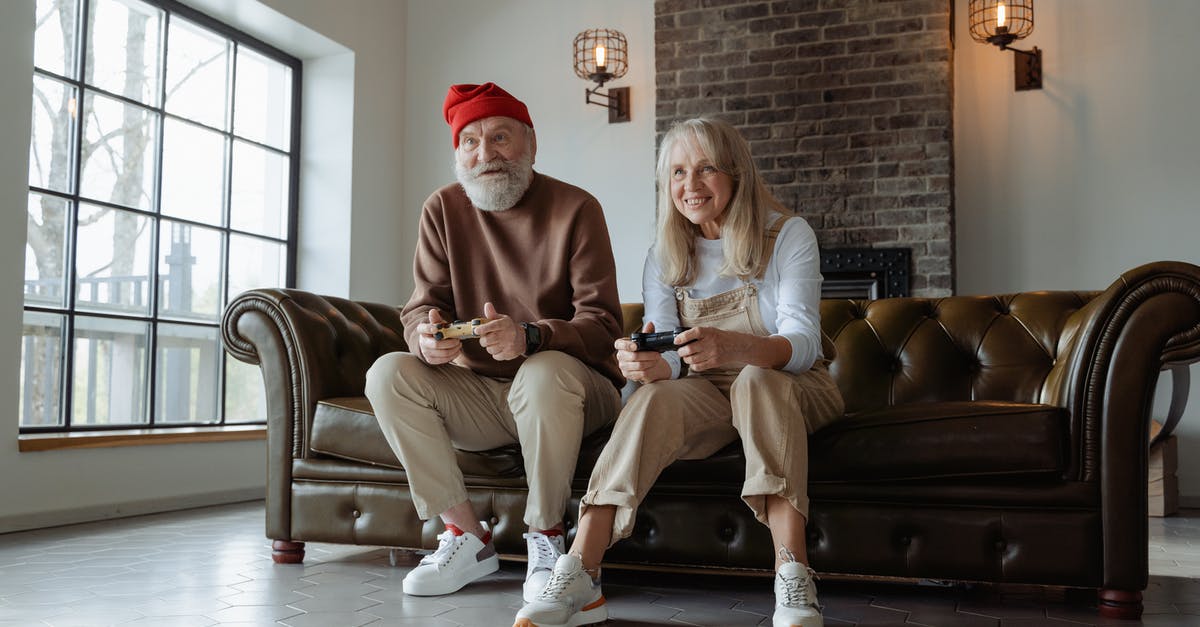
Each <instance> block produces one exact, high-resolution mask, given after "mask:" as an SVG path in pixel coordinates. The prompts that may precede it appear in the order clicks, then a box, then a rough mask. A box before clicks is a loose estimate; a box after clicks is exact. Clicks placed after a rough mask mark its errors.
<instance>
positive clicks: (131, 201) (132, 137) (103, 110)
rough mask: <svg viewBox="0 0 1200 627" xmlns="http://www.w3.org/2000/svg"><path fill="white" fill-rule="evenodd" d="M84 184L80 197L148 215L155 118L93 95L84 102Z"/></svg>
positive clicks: (139, 110)
mask: <svg viewBox="0 0 1200 627" xmlns="http://www.w3.org/2000/svg"><path fill="white" fill-rule="evenodd" d="M83 115H84V118H83V120H84V122H83V137H84V143H83V153H82V158H83V180H82V181H81V183H80V190H79V193H80V195H82V196H87V197H88V198H94V199H96V200H104V201H108V202H111V203H116V204H118V205H124V206H126V207H136V208H138V209H147V210H148V209H150V207H151V204H152V203H151V199H152V197H153V195H154V153H155V151H156V150H158V147H157V146H156V145H155V144H156V139H157V136H156V131H155V129H157V128H158V127H157V124H156V119H157V115H156V114H154V113H152V112H150V111H148V110H146V109H143V108H141V107H136V106H133V105H127V104H125V103H123V102H121V101H119V100H113V99H112V98H105V97H104V96H98V95H95V94H92V93H87V92H85V93H84V97H83Z"/></svg>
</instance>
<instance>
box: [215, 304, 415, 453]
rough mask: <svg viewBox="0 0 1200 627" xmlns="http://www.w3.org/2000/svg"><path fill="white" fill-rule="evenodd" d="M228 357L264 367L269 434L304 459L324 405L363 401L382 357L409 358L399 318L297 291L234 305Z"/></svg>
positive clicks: (392, 311) (226, 321)
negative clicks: (403, 354) (280, 434)
mask: <svg viewBox="0 0 1200 627" xmlns="http://www.w3.org/2000/svg"><path fill="white" fill-rule="evenodd" d="M221 336H222V339H223V340H224V342H225V350H227V351H228V352H229V353H230V354H231V355H233V356H234V357H236V358H238V359H240V360H241V361H244V362H247V363H251V364H258V365H260V366H261V367H262V372H263V380H264V383H265V385H266V390H267V411H268V414H269V427H270V428H271V429H279V428H283V429H286V430H287V431H288V432H290V433H291V436H292V438H291V439H292V441H291V442H290V443H289V444H290V448H291V450H292V455H293V456H295V457H303V456H304V451H306V450H307V444H306V439H307V434H308V431H309V428H310V427H311V425H312V416H313V411H314V410H315V408H316V403H317V401H318V400H320V399H323V398H331V397H338V396H361V395H362V394H363V389H364V387H365V381H366V372H367V369H368V368H370V367H371V364H373V363H374V362H375V360H376V359H377V358H378V357H379V356H380V355H383V354H386V353H389V352H392V351H398V350H407V348H406V345H405V342H404V330H403V325H402V324H401V322H400V310H399V309H398V308H396V307H392V306H388V305H381V304H376V303H365V302H356V301H351V300H347V299H344V298H337V297H331V296H318V295H316V294H312V293H310V292H305V291H301V290H294V289H255V290H250V291H247V292H244V293H242V294H240V295H239V296H238V297H237V298H235V299H234V300H233V302H231V303H230V304H229V307H228V308H227V309H226V310H225V315H224V318H223V319H222V322H221Z"/></svg>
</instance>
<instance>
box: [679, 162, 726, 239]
mask: <svg viewBox="0 0 1200 627" xmlns="http://www.w3.org/2000/svg"><path fill="white" fill-rule="evenodd" d="M670 164H671V165H670V168H669V170H668V174H669V175H670V177H671V200H672V201H674V203H675V210H676V211H678V212H679V213H680V214H681V215H683V217H685V218H687V219H688V221H689V222H691V223H692V224H695V225H696V226H699V227H700V233H701V234H702V235H704V237H705V239H717V238H719V237H721V225H722V224H724V223H725V210H726V209H727V208H728V207H729V201H730V199H732V198H733V177H732V176H730V175H728V174H726V173H724V172H721V171H719V170H717V168H716V166H715V165H713V163H712V162H711V161H709V160H708V157H705V156H704V154H703V153H701V152H700V151H699V150H698V149H697V148H696V147H695V146H694V145H693V144H692V143H690V142H686V141H679V142H675V145H674V146H673V147H672V148H671V159H670Z"/></svg>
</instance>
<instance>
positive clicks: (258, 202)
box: [229, 141, 288, 238]
mask: <svg viewBox="0 0 1200 627" xmlns="http://www.w3.org/2000/svg"><path fill="white" fill-rule="evenodd" d="M230 204H231V205H232V206H231V207H230V211H229V225H230V226H231V227H233V228H235V229H238V230H239V231H248V232H250V233H257V234H260V235H266V236H269V237H278V238H283V237H285V236H286V235H287V218H288V216H287V207H288V158H287V157H286V156H285V155H281V154H278V153H275V152H271V151H269V150H265V149H263V148H260V147H258V146H255V145H253V144H247V143H245V142H240V141H235V142H234V143H233V191H232V198H231V199H230Z"/></svg>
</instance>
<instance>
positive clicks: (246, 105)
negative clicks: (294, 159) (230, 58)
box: [233, 46, 292, 150]
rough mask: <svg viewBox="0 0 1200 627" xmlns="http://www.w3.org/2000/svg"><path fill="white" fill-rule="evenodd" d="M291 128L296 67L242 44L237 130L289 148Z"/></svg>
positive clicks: (265, 141)
mask: <svg viewBox="0 0 1200 627" xmlns="http://www.w3.org/2000/svg"><path fill="white" fill-rule="evenodd" d="M291 128H292V68H290V67H288V66H286V65H284V64H282V63H279V62H278V61H274V60H272V59H269V58H267V57H265V56H263V55H261V54H258V53H257V52H254V51H253V50H248V49H247V48H246V47H245V46H239V47H238V51H237V88H236V92H235V99H234V103H233V132H234V133H235V134H237V135H240V136H242V137H245V138H247V139H252V140H254V141H257V142H261V143H264V144H268V145H271V146H274V147H276V148H279V149H280V150H288V149H289V148H290V143H291Z"/></svg>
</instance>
